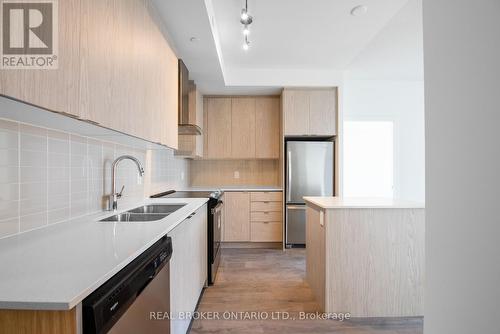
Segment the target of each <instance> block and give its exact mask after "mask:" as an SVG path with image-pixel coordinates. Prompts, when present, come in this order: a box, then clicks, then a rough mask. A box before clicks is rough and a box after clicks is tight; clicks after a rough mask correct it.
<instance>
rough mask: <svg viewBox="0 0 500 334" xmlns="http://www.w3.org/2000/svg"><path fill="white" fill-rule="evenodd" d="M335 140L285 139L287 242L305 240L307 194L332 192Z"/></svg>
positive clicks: (323, 194)
mask: <svg viewBox="0 0 500 334" xmlns="http://www.w3.org/2000/svg"><path fill="white" fill-rule="evenodd" d="M333 144H334V143H333V141H309V140H308V141H298V140H289V141H287V142H286V157H285V160H286V184H285V200H286V208H285V209H286V215H285V231H286V241H285V242H286V246H287V247H292V246H297V245H305V243H306V207H305V202H304V199H303V197H304V196H333V195H334V192H333V189H334V184H333V183H334V178H333V173H334V145H333Z"/></svg>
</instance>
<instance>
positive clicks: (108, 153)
mask: <svg viewBox="0 0 500 334" xmlns="http://www.w3.org/2000/svg"><path fill="white" fill-rule="evenodd" d="M124 136H125V135H124ZM125 154H127V155H132V156H134V157H136V158H137V159H139V160H140V161H141V163H142V164H143V166H144V169H145V171H146V175H145V176H144V177H143V178H140V177H139V176H138V172H137V167H136V166H135V164H134V163H133V162H131V161H129V160H124V161H122V162H121V163H120V165H119V167H118V170H117V178H116V185H117V191H120V189H121V187H122V186H125V188H124V191H123V197H122V199H120V202H119V205H120V206H122V207H124V206H127V205H133V204H135V203H136V202H137V201H140V200H142V199H144V198H145V197H148V196H149V195H151V194H153V193H157V192H162V191H166V190H169V189H181V188H185V187H186V186H187V184H188V182H187V180H181V177H180V176H181V175H182V174H183V173H184V175H189V173H188V170H187V169H188V163H187V161H186V160H184V159H178V158H176V157H174V155H173V151H172V150H170V149H166V148H165V149H160V150H145V149H138V148H133V147H127V146H124V145H120V144H115V143H112V142H108V141H102V140H99V139H97V138H87V137H82V136H79V135H74V134H71V133H66V132H61V131H55V130H51V129H45V128H43V127H37V126H33V125H28V124H23V123H18V122H12V121H9V120H3V119H0V184H1V188H0V238H2V237H5V236H9V235H13V234H17V233H20V232H23V231H28V230H32V229H34V228H40V227H43V226H46V225H47V224H54V223H60V222H64V221H68V220H69V219H72V218H75V217H79V216H83V215H86V214H89V213H95V212H99V211H102V210H105V209H107V207H108V204H109V203H108V202H109V194H110V193H111V165H112V162H113V161H114V159H115V158H117V157H118V156H120V155H125Z"/></svg>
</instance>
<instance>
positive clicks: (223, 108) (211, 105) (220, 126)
mask: <svg viewBox="0 0 500 334" xmlns="http://www.w3.org/2000/svg"><path fill="white" fill-rule="evenodd" d="M205 131H206V132H207V136H206V140H207V145H206V148H207V157H208V158H214V159H217V158H227V157H230V156H231V153H232V150H231V139H232V138H231V99H230V98H210V99H208V100H207V128H206V129H205Z"/></svg>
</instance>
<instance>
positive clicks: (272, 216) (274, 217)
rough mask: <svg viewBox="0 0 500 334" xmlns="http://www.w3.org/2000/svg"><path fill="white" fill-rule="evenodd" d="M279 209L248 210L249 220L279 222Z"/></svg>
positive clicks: (280, 215)
mask: <svg viewBox="0 0 500 334" xmlns="http://www.w3.org/2000/svg"><path fill="white" fill-rule="evenodd" d="M281 219H282V213H281V211H256V212H250V220H251V221H253V222H280V221H281Z"/></svg>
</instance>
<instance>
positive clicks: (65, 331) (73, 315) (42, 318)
mask: <svg viewBox="0 0 500 334" xmlns="http://www.w3.org/2000/svg"><path fill="white" fill-rule="evenodd" d="M79 312H81V310H77V308H76V307H75V308H72V309H71V310H68V311H44V310H43V311H42V310H0V333H9V334H77V333H81V328H80V326H81V324H79V321H78V320H77V318H78V317H79V314H78V313H79Z"/></svg>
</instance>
